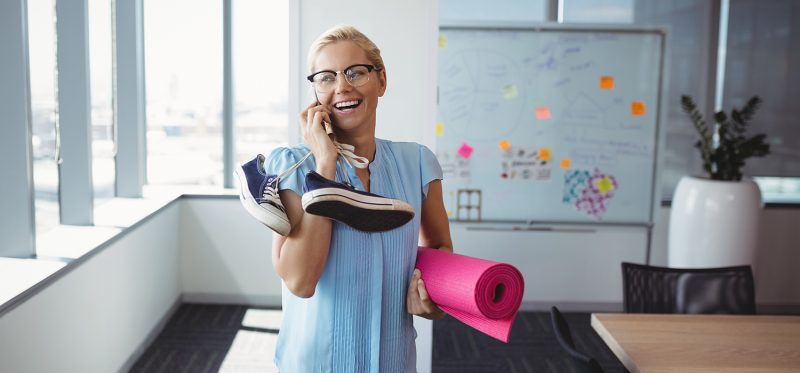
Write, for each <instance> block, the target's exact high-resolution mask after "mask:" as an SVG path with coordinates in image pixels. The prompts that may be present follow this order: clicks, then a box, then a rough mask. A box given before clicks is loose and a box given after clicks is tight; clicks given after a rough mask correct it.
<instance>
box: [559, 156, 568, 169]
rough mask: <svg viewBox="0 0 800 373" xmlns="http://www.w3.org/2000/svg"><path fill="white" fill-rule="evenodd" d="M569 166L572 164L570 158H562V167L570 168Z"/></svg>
mask: <svg viewBox="0 0 800 373" xmlns="http://www.w3.org/2000/svg"><path fill="white" fill-rule="evenodd" d="M569 166H570V161H569V158H564V159H562V160H561V168H563V169H565V170H567V169H569Z"/></svg>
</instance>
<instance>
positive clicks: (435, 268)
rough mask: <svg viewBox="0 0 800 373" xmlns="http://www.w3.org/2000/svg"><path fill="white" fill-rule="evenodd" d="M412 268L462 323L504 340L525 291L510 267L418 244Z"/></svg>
mask: <svg viewBox="0 0 800 373" xmlns="http://www.w3.org/2000/svg"><path fill="white" fill-rule="evenodd" d="M416 267H417V268H418V269H419V270H420V272H421V273H422V280H423V281H424V282H425V288H426V289H427V290H428V295H429V296H430V297H431V300H433V302H434V303H436V304H437V305H438V306H439V308H441V309H442V310H443V311H445V312H447V313H448V314H450V315H451V316H453V317H455V318H456V319H458V320H461V321H462V322H463V323H465V324H467V325H469V326H471V327H473V328H475V329H477V330H479V331H481V332H483V333H486V334H487V335H489V336H492V337H494V338H497V339H499V340H501V341H503V342H508V334H509V332H511V324H513V323H514V318H515V317H516V316H517V311H519V306H520V304H521V303H522V293H523V292H524V291H525V280H524V279H523V278H522V274H521V273H520V272H519V270H517V269H516V268H515V267H514V266H512V265H510V264H505V263H498V262H492V261H489V260H483V259H478V258H473V257H469V256H465V255H459V254H453V253H450V252H447V251H442V250H437V249H431V248H425V247H420V248H419V249H418V250H417V265H416Z"/></svg>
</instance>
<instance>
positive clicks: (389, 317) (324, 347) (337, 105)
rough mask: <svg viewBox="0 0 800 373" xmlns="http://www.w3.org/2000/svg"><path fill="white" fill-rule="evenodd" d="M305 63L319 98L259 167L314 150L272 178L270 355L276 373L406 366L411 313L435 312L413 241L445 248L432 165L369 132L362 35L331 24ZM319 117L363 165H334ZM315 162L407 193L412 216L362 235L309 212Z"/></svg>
mask: <svg viewBox="0 0 800 373" xmlns="http://www.w3.org/2000/svg"><path fill="white" fill-rule="evenodd" d="M308 66H309V71H310V73H311V74H312V75H313V76H311V79H310V80H312V81H313V83H312V85H313V87H314V89H315V93H316V96H317V99H318V102H314V103H312V104H311V105H309V106H308V107H307V108H306V109H305V110H304V111H303V112H302V113H300V118H299V119H300V126H301V129H302V135H303V141H304V144H303V145H300V146H296V147H290V148H279V149H277V150H275V151H274V152H273V153H272V155H271V156H270V160H269V162H268V164H267V165H266V167H265V168H266V171H267V173H268V174H278V173H280V172H281V171H283V170H286V169H288V168H289V167H290V166H292V165H293V164H295V163H296V162H297V161H298V160H299V159H301V158H302V157H303V156H304V155H306V154H307V153H308V152H309V151H310V152H311V153H313V159H311V160H309V161H307V162H304V163H303V164H302V166H301V167H300V168H299V169H298V170H297V171H295V172H294V173H293V174H291V175H289V176H288V177H286V178H284V179H282V180H281V183H280V185H279V189H280V192H279V195H280V199H281V202H282V204H283V206H284V207H285V208H286V213H287V215H288V217H289V221H290V223H291V227H292V228H291V231H290V233H289V234H288V235H287V236H281V235H277V234H276V235H274V237H275V238H274V240H273V244H272V260H273V266H274V267H275V270H276V272H277V273H278V275H279V276H280V277H281V278H282V279H283V283H284V284H285V287H284V291H283V297H282V298H283V314H284V320H283V325H282V326H281V331H280V334H279V336H278V345H277V349H276V356H275V362H276V364H277V366H278V368H279V369H280V370H281V371H282V372H318V371H322V372H413V371H415V369H416V367H415V365H416V349H415V344H414V339H415V337H416V332H415V331H414V326H413V323H412V315H418V316H421V317H425V318H428V319H439V318H442V317H444V312H443V311H442V310H441V309H439V308H438V307H437V306H436V305H435V304H434V303H433V302H432V301H431V300H430V298H429V297H428V294H427V291H426V289H425V284H424V283H423V281H422V280H421V279H420V274H419V271H417V270H415V269H414V263H415V260H416V253H417V246H418V244H420V245H423V246H427V247H437V248H440V249H442V250H448V251H452V248H451V247H452V242H451V239H450V228H449V225H448V221H447V214H446V213H445V210H444V204H443V201H442V186H441V178H442V171H441V168H440V166H439V164H438V162H437V160H436V157H435V156H434V154H433V153H432V152H431V151H430V150H429V149H428V148H426V147H424V146H422V145H419V144H416V143H395V142H391V141H387V140H381V139H376V138H375V126H376V108H377V105H378V99H379V97H381V96H383V94H384V92H385V91H386V87H387V79H386V69H385V67H384V64H383V60H382V58H381V55H380V50H379V49H378V48H377V47H376V46H375V44H374V43H373V42H372V41H371V40H369V38H367V37H366V36H365V35H363V34H362V33H361V32H359V31H358V30H356V29H355V28H353V27H349V26H337V27H334V28H332V29H330V30H328V31H326V32H325V33H323V34H322V35H321V36H320V37H319V38H318V39H317V40H316V41H315V42H314V43H313V44H312V46H311V49H310V51H309V55H308ZM320 72H322V74H319V73H320ZM364 77H366V78H367V79H364ZM323 123H332V124H333V133H334V137H335V140H336V141H337V142H339V143H344V144H350V145H353V146H355V153H356V155H358V156H361V157H365V158H366V159H367V160H368V161H369V162H370V163H369V167H367V168H363V169H356V168H351V167H344V166H342V163H341V162H337V158H338V157H339V153H338V152H337V149H336V147H335V145H334V144H333V142H332V140H331V138H330V137H329V135H328V134H327V133H326V131H325V129H324V124H323ZM337 164H338V166H337ZM312 170H313V171H316V172H317V173H318V174H320V175H322V176H323V177H325V178H327V179H330V180H337V181H342V180H345V179H346V178H345V173H347V175H348V176H349V179H350V180H351V181H352V183H353V186H354V187H356V188H357V189H358V190H362V191H368V192H371V193H375V194H379V195H381V196H385V197H388V198H394V199H399V200H402V201H406V202H408V203H409V204H410V205H411V206H412V207H413V208H414V211H416V215H415V217H414V218H413V219H412V220H411V221H410V222H408V223H407V224H405V225H403V226H401V227H399V228H396V229H393V230H390V231H386V232H380V233H368V232H362V231H358V230H355V229H353V228H351V227H349V226H347V225H345V224H342V223H339V222H333V221H332V220H330V219H328V218H325V217H322V216H317V215H312V214H307V213H305V212H304V211H303V207H302V204H301V197H300V196H302V195H303V193H304V192H306V191H305V190H304V183H303V179H304V177H305V175H306V174H307V173H308V172H309V171H312Z"/></svg>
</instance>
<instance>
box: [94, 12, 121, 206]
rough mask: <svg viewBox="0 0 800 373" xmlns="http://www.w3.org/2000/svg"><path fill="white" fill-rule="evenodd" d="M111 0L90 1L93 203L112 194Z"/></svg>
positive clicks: (98, 202) (105, 199)
mask: <svg viewBox="0 0 800 373" xmlns="http://www.w3.org/2000/svg"><path fill="white" fill-rule="evenodd" d="M111 35H112V34H111V0H89V64H90V71H89V76H90V78H91V95H92V178H93V179H94V180H93V184H94V206H95V207H97V206H99V205H100V204H102V203H103V202H105V201H108V200H109V199H111V198H112V197H114V168H115V165H114V134H113V132H114V126H113V124H112V123H113V118H114V115H113V114H114V113H113V106H112V88H111V87H112V83H111V56H112V49H111V43H112V41H111V37H112V36H111Z"/></svg>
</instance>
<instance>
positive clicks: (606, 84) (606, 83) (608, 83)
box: [600, 75, 614, 90]
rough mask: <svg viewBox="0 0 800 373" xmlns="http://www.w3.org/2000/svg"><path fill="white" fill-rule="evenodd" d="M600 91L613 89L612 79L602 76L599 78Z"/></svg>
mask: <svg viewBox="0 0 800 373" xmlns="http://www.w3.org/2000/svg"><path fill="white" fill-rule="evenodd" d="M600 89H605V90H611V89H614V77H613V76H609V75H603V76H601V77H600Z"/></svg>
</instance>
